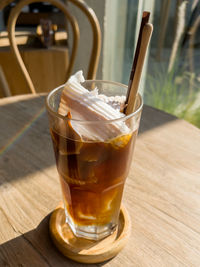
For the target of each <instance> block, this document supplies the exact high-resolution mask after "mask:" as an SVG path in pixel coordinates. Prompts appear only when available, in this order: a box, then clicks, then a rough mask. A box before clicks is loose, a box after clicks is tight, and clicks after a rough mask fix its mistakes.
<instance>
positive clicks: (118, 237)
mask: <svg viewBox="0 0 200 267" xmlns="http://www.w3.org/2000/svg"><path fill="white" fill-rule="evenodd" d="M49 228H50V234H51V237H52V240H53V242H54V244H55V245H56V247H57V248H58V249H59V250H60V251H61V252H62V254H63V255H64V256H66V257H68V258H70V259H72V260H74V261H77V262H81V263H99V262H103V261H106V260H109V259H111V258H113V257H114V256H116V255H117V253H119V252H120V250H122V248H123V247H124V246H125V244H126V242H127V240H128V237H129V234H130V228H131V226H130V219H129V215H128V213H127V211H126V209H125V208H124V207H123V206H122V207H121V210H120V215H119V223H118V228H117V230H116V231H115V232H114V233H113V234H112V235H111V236H108V237H106V238H104V239H103V240H100V241H91V240H88V239H84V238H78V237H76V236H74V234H73V233H72V231H71V229H70V227H69V226H68V224H67V223H65V213H64V208H63V206H62V205H60V206H58V207H57V208H56V209H55V210H54V211H53V213H52V215H51V218H50V223H49Z"/></svg>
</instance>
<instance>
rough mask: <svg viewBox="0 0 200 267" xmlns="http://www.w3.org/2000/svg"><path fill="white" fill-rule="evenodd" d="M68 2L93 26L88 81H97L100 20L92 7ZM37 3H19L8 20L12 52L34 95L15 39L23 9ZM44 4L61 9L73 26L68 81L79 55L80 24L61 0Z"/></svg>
mask: <svg viewBox="0 0 200 267" xmlns="http://www.w3.org/2000/svg"><path fill="white" fill-rule="evenodd" d="M68 1H69V2H71V3H72V4H74V5H75V6H76V7H78V8H79V9H80V10H81V11H82V12H83V13H84V14H85V15H86V17H87V18H88V20H89V22H90V24H91V27H92V33H93V44H92V51H91V55H90V60H89V67H88V75H87V79H95V77H96V72H97V67H98V62H99V56H100V50H101V30H100V26H99V22H98V19H97V17H96V15H95V13H94V11H93V10H92V9H91V8H90V7H88V6H87V5H86V4H85V2H84V1H83V0H68ZM35 2H41V0H21V1H19V3H18V4H17V5H16V6H15V7H14V8H13V9H12V10H11V13H10V15H9V19H8V26H7V30H8V36H9V40H10V46H11V50H12V52H13V54H14V57H15V58H16V60H17V62H18V64H19V66H20V69H21V71H22V73H23V75H24V77H25V79H26V81H27V84H28V87H29V89H30V92H32V93H33V94H35V93H36V90H35V87H34V85H33V82H32V80H31V78H30V75H29V73H28V71H27V68H26V66H25V64H24V62H23V60H22V57H21V55H20V52H19V49H18V47H17V43H16V38H15V26H16V21H17V18H18V16H19V14H20V12H21V10H22V8H23V7H24V6H26V5H28V4H31V3H35ZM42 2H48V3H50V4H52V5H54V6H55V7H57V8H58V9H60V10H61V11H62V12H63V13H64V15H65V16H66V18H67V21H68V22H69V23H70V24H71V28H72V33H73V43H72V51H71V56H70V60H69V65H68V70H67V73H66V81H67V79H68V78H69V76H70V75H71V74H72V70H73V66H74V62H75V58H76V55H77V48H78V43H79V36H80V33H79V26H78V22H77V20H76V19H75V17H74V16H73V15H72V14H71V13H70V11H69V10H68V7H67V6H66V5H65V4H64V3H63V2H61V1H59V0H43V1H42Z"/></svg>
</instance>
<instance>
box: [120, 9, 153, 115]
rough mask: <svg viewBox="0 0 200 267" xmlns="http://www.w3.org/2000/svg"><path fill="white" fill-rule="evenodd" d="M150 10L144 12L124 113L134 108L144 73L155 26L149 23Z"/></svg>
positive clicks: (128, 112) (130, 111)
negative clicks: (144, 65) (147, 52)
mask: <svg viewBox="0 0 200 267" xmlns="http://www.w3.org/2000/svg"><path fill="white" fill-rule="evenodd" d="M149 16H150V13H149V12H146V11H145V12H143V16H142V22H141V26H140V32H139V37H138V41H137V46H136V51H135V56H134V60H133V65H132V70H131V74H130V80H129V85H128V91H127V96H126V101H125V108H124V113H125V114H126V115H128V114H130V113H132V112H133V110H134V106H135V100H136V95H137V91H138V87H139V82H140V77H141V73H142V68H143V63H144V59H145V55H146V51H147V48H148V45H149V41H150V38H151V34H152V30H153V26H152V24H149V23H148V21H149Z"/></svg>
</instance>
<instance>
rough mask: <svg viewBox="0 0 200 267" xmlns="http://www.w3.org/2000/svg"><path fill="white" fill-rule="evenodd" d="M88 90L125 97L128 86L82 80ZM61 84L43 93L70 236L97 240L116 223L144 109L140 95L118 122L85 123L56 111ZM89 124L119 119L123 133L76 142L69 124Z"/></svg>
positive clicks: (108, 125) (102, 126)
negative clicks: (96, 89) (124, 129)
mask: <svg viewBox="0 0 200 267" xmlns="http://www.w3.org/2000/svg"><path fill="white" fill-rule="evenodd" d="M83 86H84V87H85V88H87V89H88V90H91V89H92V88H94V87H97V88H98V90H99V93H100V94H105V95H107V96H116V95H119V96H122V95H126V91H127V86H126V85H123V84H120V83H115V82H109V81H85V82H84V84H83ZM63 88H64V85H62V86H60V87H58V88H56V89H54V90H53V91H51V92H50V93H49V95H48V97H47V102H46V104H47V111H48V116H49V123H50V133H51V137H52V141H53V146H54V151H55V158H56V165H57V170H58V174H59V177H60V184H61V188H62V196H63V202H64V209H65V215H66V223H68V224H69V226H70V228H71V230H72V231H73V233H74V235H75V236H77V237H83V238H87V239H92V240H100V239H102V238H104V237H106V236H108V235H110V234H112V233H113V232H114V231H115V230H116V227H117V224H118V217H119V211H120V205H121V200H122V194H123V189H124V184H125V180H126V178H127V175H128V172H129V168H130V164H131V161H132V155H133V149H134V144H135V141H136V137H137V132H138V128H139V122H140V117H141V112H142V105H143V103H142V98H141V96H140V95H139V94H138V96H137V100H136V107H135V110H134V112H133V113H132V114H130V115H128V116H124V117H123V118H119V119H116V120H110V121H109V120H107V121H103V120H98V121H89V120H87V121H83V120H75V119H73V117H72V119H69V118H68V117H64V116H62V115H60V114H59V113H58V108H59V103H60V98H61V93H62V90H63ZM71 122H73V125H75V124H81V125H82V126H85V127H87V128H90V127H91V129H94V128H95V129H99V131H101V132H102V133H103V132H104V130H105V131H106V132H107V133H108V131H109V130H110V131H111V130H112V127H111V126H112V125H111V124H113V123H117V124H119V125H120V123H123V125H126V127H128V129H129V132H128V133H127V134H116V135H115V136H113V132H112V133H111V134H110V135H109V134H108V135H107V136H110V137H109V138H107V139H105V140H104V139H101V140H98V139H97V140H94V137H93V138H92V139H91V140H90V138H88V137H87V139H86V140H80V139H79V138H76V135H73V136H72V135H71V134H70V131H69V129H68V127H69V125H70V124H69V123H71Z"/></svg>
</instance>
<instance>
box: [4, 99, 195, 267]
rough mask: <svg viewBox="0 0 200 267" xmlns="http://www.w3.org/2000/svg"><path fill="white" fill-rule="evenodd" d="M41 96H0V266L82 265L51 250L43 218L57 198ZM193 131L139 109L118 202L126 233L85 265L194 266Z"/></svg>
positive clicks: (158, 113) (160, 114) (167, 117)
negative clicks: (113, 251)
mask: <svg viewBox="0 0 200 267" xmlns="http://www.w3.org/2000/svg"><path fill="white" fill-rule="evenodd" d="M44 102H45V96H44V95H38V96H33V95H26V96H17V97H10V98H9V97H8V98H4V99H1V100H0V114H1V115H0V266H28V267H29V266H37V267H40V266H42V267H43V266H56V267H59V266H77V267H78V266H85V265H84V264H79V263H76V262H73V261H71V260H69V259H67V258H65V257H64V256H62V255H61V253H59V252H58V250H57V249H56V248H55V246H54V245H53V243H52V241H51V239H50V237H49V233H48V223H49V216H50V213H51V212H52V211H53V209H54V208H55V207H56V206H57V204H58V202H59V201H60V200H61V192H60V185H59V181H58V174H57V171H56V166H55V160H54V154H53V148H52V144H51V140H50V135H49V129H48V120H47V116H46V111H45V105H44ZM199 162H200V130H199V129H197V128H196V127H194V126H192V125H190V124H188V123H187V122H185V121H183V120H178V119H176V118H175V117H172V116H170V115H168V114H166V113H164V112H161V111H158V110H155V109H153V108H150V107H147V106H145V107H144V110H143V114H142V121H141V128H140V134H139V136H138V139H137V142H136V147H135V152H134V157H133V164H132V167H131V170H130V174H129V176H128V178H127V182H126V186H125V192H124V196H123V204H124V205H125V207H126V209H127V210H128V212H129V215H130V218H131V223H132V230H131V237H130V239H129V242H128V244H127V245H126V247H125V248H124V249H123V250H122V251H121V252H120V253H119V254H118V255H117V256H116V257H115V258H113V259H112V260H110V261H107V262H104V263H101V264H92V265H90V266H107V267H111V266H112V267H121V266H158V267H160V266H166V267H168V266H170V267H171V266H172V267H173V266H196V267H199V266H200V164H199Z"/></svg>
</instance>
